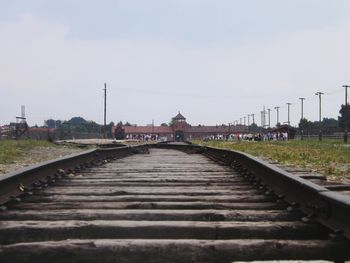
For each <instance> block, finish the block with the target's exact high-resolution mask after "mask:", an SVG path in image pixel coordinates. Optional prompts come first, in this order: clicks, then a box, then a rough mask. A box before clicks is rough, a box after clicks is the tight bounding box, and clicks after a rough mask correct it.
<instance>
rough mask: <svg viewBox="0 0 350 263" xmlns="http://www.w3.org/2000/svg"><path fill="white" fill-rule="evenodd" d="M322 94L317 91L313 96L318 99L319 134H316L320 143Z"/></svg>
mask: <svg viewBox="0 0 350 263" xmlns="http://www.w3.org/2000/svg"><path fill="white" fill-rule="evenodd" d="M323 94H324V93H322V92H320V91H318V92H316V93H315V95H316V96H318V98H319V133H318V140H319V141H322V122H321V120H322V118H321V112H322V111H321V110H322V108H321V105H322V104H321V96H322V95H323Z"/></svg>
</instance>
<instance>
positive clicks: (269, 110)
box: [267, 109, 271, 128]
mask: <svg viewBox="0 0 350 263" xmlns="http://www.w3.org/2000/svg"><path fill="white" fill-rule="evenodd" d="M267 111H268V112H269V128H271V109H267Z"/></svg>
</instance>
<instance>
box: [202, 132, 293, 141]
mask: <svg viewBox="0 0 350 263" xmlns="http://www.w3.org/2000/svg"><path fill="white" fill-rule="evenodd" d="M204 140H205V141H212V140H217V141H233V140H237V141H285V140H288V133H287V132H267V133H260V132H259V133H254V134H253V133H237V134H229V135H222V134H216V135H211V136H207V137H205V138H204Z"/></svg>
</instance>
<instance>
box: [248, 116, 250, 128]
mask: <svg viewBox="0 0 350 263" xmlns="http://www.w3.org/2000/svg"><path fill="white" fill-rule="evenodd" d="M247 116H248V126H250V119H249V117H250V115H249V114H247Z"/></svg>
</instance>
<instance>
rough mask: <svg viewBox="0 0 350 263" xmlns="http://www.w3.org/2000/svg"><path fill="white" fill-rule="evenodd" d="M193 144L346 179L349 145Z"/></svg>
mask: <svg viewBox="0 0 350 263" xmlns="http://www.w3.org/2000/svg"><path fill="white" fill-rule="evenodd" d="M194 143H197V144H201V145H207V146H212V147H218V148H228V149H232V150H237V151H242V152H246V153H249V154H251V155H254V156H257V157H263V158H267V159H270V160H273V161H277V162H279V163H281V164H284V165H292V166H299V167H303V168H308V169H312V170H315V171H316V172H319V173H321V174H324V175H326V176H330V177H331V179H335V180H342V179H345V178H347V179H349V178H350V144H344V143H343V142H341V141H339V140H338V141H336V140H323V141H322V142H319V141H317V140H303V141H299V140H290V141H273V142H245V141H244V142H226V141H208V142H203V141H195V142H194Z"/></svg>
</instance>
